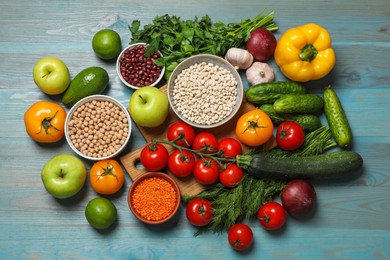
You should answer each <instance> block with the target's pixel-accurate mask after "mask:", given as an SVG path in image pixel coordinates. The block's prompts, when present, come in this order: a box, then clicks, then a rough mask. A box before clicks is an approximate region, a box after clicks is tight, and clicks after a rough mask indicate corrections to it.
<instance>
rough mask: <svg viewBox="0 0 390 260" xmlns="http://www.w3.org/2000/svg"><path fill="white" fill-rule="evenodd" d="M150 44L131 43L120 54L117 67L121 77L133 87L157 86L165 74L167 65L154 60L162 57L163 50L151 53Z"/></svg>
mask: <svg viewBox="0 0 390 260" xmlns="http://www.w3.org/2000/svg"><path fill="white" fill-rule="evenodd" d="M148 46H149V45H148V44H146V43H135V44H131V45H129V46H128V47H127V48H125V49H123V51H122V52H121V54H119V56H118V59H117V62H116V69H117V73H118V75H119V78H120V79H121V81H122V82H123V84H125V85H126V86H128V87H130V88H132V89H139V88H141V87H144V86H156V85H157V84H158V83H159V82H160V81H161V79H162V78H163V76H164V72H165V67H161V66H157V65H156V64H155V62H154V61H155V60H157V59H159V58H160V57H162V54H161V52H159V51H157V52H155V53H151V54H149V53H148V51H147V48H148Z"/></svg>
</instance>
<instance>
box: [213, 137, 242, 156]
mask: <svg viewBox="0 0 390 260" xmlns="http://www.w3.org/2000/svg"><path fill="white" fill-rule="evenodd" d="M218 150H219V151H223V155H224V156H228V157H233V158H236V156H237V155H239V154H242V146H241V143H240V142H239V141H237V140H236V139H234V138H230V137H226V138H224V139H222V140H221V141H220V142H219V144H218Z"/></svg>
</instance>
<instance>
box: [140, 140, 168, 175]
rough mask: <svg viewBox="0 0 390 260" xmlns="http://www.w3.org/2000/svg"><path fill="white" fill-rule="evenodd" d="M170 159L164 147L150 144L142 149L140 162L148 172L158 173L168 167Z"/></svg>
mask: <svg viewBox="0 0 390 260" xmlns="http://www.w3.org/2000/svg"><path fill="white" fill-rule="evenodd" d="M168 157H169V153H168V150H167V148H165V146H164V145H162V144H159V143H150V144H148V145H146V146H145V147H144V148H143V149H142V151H141V155H140V161H141V163H142V165H143V166H144V167H145V169H146V170H148V171H152V172H156V171H160V170H162V169H163V168H164V167H165V166H166V165H167V163H168Z"/></svg>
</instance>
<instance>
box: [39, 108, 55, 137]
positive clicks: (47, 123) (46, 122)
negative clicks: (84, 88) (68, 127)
mask: <svg viewBox="0 0 390 260" xmlns="http://www.w3.org/2000/svg"><path fill="white" fill-rule="evenodd" d="M57 113H58V110H57V111H56V112H55V113H54V115H53V116H52V117H46V118H45V119H43V120H42V122H41V128H40V129H39V131H38V132H37V134H39V133H40V132H41V131H42V128H43V129H44V130H45V133H46V134H47V135H51V134H50V133H49V128H50V127H53V128H54V130H57V131H60V130H59V129H58V128H56V127H55V126H54V125H52V124H51V120H53V119H54V118H55V117H56V115H57Z"/></svg>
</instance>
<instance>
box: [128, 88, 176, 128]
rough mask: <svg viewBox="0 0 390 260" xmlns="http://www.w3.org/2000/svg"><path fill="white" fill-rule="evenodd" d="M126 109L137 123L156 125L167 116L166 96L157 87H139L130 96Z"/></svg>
mask: <svg viewBox="0 0 390 260" xmlns="http://www.w3.org/2000/svg"><path fill="white" fill-rule="evenodd" d="M128 109H129V112H130V116H131V118H133V120H134V122H135V123H136V124H137V125H139V126H143V127H156V126H159V125H161V124H162V123H164V121H165V119H166V118H167V116H168V109H169V102H168V96H167V95H166V94H165V93H164V92H162V91H161V90H160V89H159V88H157V87H152V86H146V87H141V88H139V89H137V90H136V91H134V93H133V95H132V96H131V98H130V102H129V107H128Z"/></svg>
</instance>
